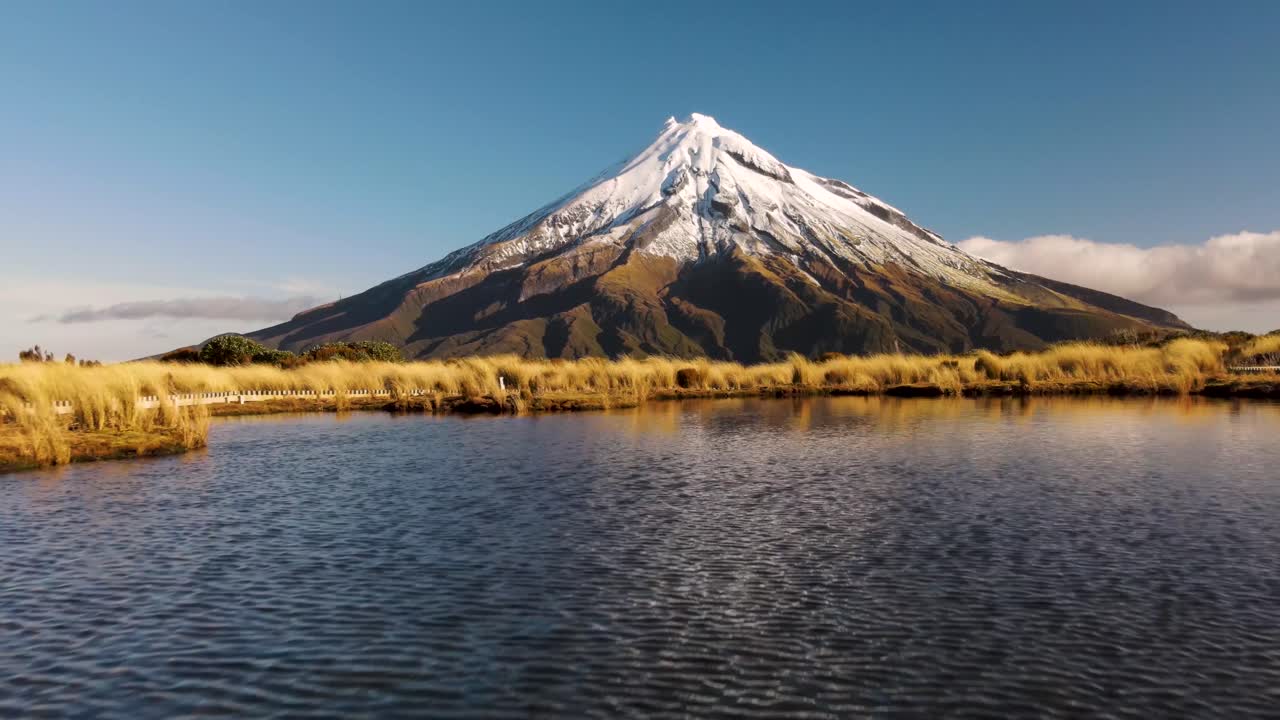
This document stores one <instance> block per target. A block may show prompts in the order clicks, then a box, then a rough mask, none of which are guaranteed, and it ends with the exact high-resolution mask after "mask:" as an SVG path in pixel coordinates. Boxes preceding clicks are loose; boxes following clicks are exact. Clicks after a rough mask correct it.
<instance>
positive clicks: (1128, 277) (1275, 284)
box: [958, 230, 1280, 331]
mask: <svg viewBox="0 0 1280 720" xmlns="http://www.w3.org/2000/svg"><path fill="white" fill-rule="evenodd" d="M958 245H959V246H960V248H961V249H963V250H964V251H965V252H968V253H971V254H973V255H977V256H979V257H983V258H986V259H988V260H990V261H992V262H995V263H998V264H1000V265H1004V266H1006V267H1010V268H1013V269H1015V270H1021V271H1024V272H1029V273H1032V274H1035V275H1041V276H1044V277H1047V278H1052V279H1054V280H1062V281H1064V282H1069V283H1073V284H1076V285H1083V286H1085V287H1089V288H1093V289H1096V290H1103V291H1105V292H1109V293H1114V294H1116V295H1120V296H1123V297H1127V298H1130V299H1132V300H1137V301H1138V302H1141V303H1146V304H1149V305H1155V306H1159V307H1163V308H1166V309H1169V310H1172V311H1174V312H1176V313H1178V314H1179V315H1181V316H1182V317H1183V318H1184V319H1185V320H1187V321H1188V322H1191V323H1192V324H1194V325H1201V326H1203V327H1209V328H1213V329H1233V328H1234V329H1246V330H1254V331H1259V330H1271V329H1274V328H1276V327H1280V315H1277V314H1276V313H1275V310H1277V309H1280V230H1278V231H1274V232H1270V233H1254V232H1242V233H1236V234H1234V235H1219V236H1216V237H1212V238H1209V239H1208V240H1207V241H1205V242H1204V243H1202V244H1199V245H1158V246H1156V247H1149V248H1143V247H1138V246H1136V245H1130V244H1125V243H1100V242H1095V241H1093V240H1088V239H1085V238H1077V237H1072V236H1070V235H1040V236H1037V237H1030V238H1026V239H1025V240H1018V241H1012V242H1009V241H1003V240H993V239H991V238H987V237H973V238H969V239H968V240H964V241H961V242H960V243H958Z"/></svg>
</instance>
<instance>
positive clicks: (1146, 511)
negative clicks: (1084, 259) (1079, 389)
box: [0, 398, 1280, 718]
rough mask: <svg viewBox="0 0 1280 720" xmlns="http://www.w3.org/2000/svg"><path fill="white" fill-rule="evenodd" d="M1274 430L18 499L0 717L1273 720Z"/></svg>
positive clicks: (173, 463)
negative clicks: (1090, 719) (1249, 719)
mask: <svg viewBox="0 0 1280 720" xmlns="http://www.w3.org/2000/svg"><path fill="white" fill-rule="evenodd" d="M1277 431H1280V406H1276V405H1267V404H1256V403H1255V404H1249V403H1228V402H1199V401H1185V400H1183V401H1149V400H1141V401H1133V400H1128V401H1115V400H1066V399H1063V400H1036V401H1025V402H1024V401H1018V400H1003V401H972V400H892V399H877V398H872V399H868V398H832V399H814V400H801V401H791V400H730V401H710V402H686V403H664V404H656V405H650V406H648V407H645V408H642V409H638V410H633V411H619V412H611V413H584V414H574V415H556V416H543V417H522V418H482V419H463V418H430V417H400V418H397V417H391V416H386V415H382V414H356V415H351V416H348V417H344V418H338V417H335V416H327V415H311V416H294V417H285V418H242V419H236V420H228V421H220V422H218V423H216V424H215V427H214V429H213V434H212V439H211V447H210V449H209V450H207V451H204V452H199V453H193V454H190V455H187V456H182V457H175V458H163V459H156V460H145V461H134V462H120V463H103V464H97V465H85V466H77V467H72V468H68V469H63V470H58V471H48V472H39V473H26V474H19V475H8V476H0V550H2V552H0V716H4V717H10V716H12V717H42V716H50V717H61V716H80V717H120V718H138V717H156V718H160V717H173V716H177V715H184V714H197V713H199V714H223V715H228V716H236V717H246V716H255V717H259V716H265V715H273V714H277V715H287V716H290V717H294V716H299V717H305V716H316V717H358V716H375V715H376V716H383V717H396V716H405V717H410V716H411V717H423V716H430V717H477V718H499V717H530V716H535V717H537V716H596V717H618V716H685V715H695V716H713V717H752V716H755V717H770V718H773V717H806V718H822V717H849V716H868V715H870V716H894V717H900V716H904V715H905V716H923V717H940V716H943V715H946V716H957V717H961V716H1008V715H1032V714H1035V715H1041V716H1057V717H1080V716H1088V715H1106V716H1109V717H1133V718H1148V717H1178V716H1196V717H1223V718H1239V717H1246V716H1267V715H1271V716H1274V713H1275V712H1276V708H1277V707H1280V446H1278V445H1277V442H1276V441H1277V437H1278V434H1277Z"/></svg>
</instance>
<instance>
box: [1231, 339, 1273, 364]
mask: <svg viewBox="0 0 1280 720" xmlns="http://www.w3.org/2000/svg"><path fill="white" fill-rule="evenodd" d="M1240 355H1241V357H1243V358H1244V359H1245V361H1246V362H1250V363H1256V364H1258V365H1280V335H1263V336H1262V337H1260V338H1256V339H1254V340H1253V341H1252V342H1250V343H1249V344H1247V345H1245V346H1244V347H1243V348H1241V349H1240Z"/></svg>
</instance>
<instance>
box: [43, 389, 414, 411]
mask: <svg viewBox="0 0 1280 720" xmlns="http://www.w3.org/2000/svg"><path fill="white" fill-rule="evenodd" d="M341 394H343V395H346V396H347V397H353V398H361V397H391V391H389V390H347V391H346V392H344V393H341ZM408 394H409V395H425V394H427V391H425V390H410V391H409V392H408ZM338 395H339V393H338V392H336V391H334V390H329V391H327V392H316V391H315V390H241V391H237V392H204V393H181V394H176V395H170V396H169V398H168V404H170V405H175V406H177V407H183V406H186V405H221V404H225V403H238V404H241V405H243V404H245V403H252V402H266V401H268V400H280V399H283V398H305V399H315V400H321V399H324V398H332V397H337V396H338ZM161 404H162V403H161V400H160V397H159V396H158V395H143V396H142V397H139V398H138V407H140V408H144V409H151V408H158V407H160V405H161ZM27 408H29V409H33V410H34V409H35V406H33V405H31V404H30V403H28V404H27ZM53 412H54V413H55V414H58V415H67V414H70V413H72V412H75V408H74V407H72V404H71V401H69V400H57V401H55V402H54V403H53Z"/></svg>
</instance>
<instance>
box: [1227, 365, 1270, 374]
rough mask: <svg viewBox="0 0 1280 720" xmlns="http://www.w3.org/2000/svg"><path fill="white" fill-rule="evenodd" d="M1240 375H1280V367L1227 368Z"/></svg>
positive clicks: (1251, 366) (1250, 366)
mask: <svg viewBox="0 0 1280 720" xmlns="http://www.w3.org/2000/svg"><path fill="white" fill-rule="evenodd" d="M1227 369H1228V370H1230V371H1231V372H1233V373H1236V374H1238V375H1266V374H1269V373H1276V374H1280V365H1249V366H1245V367H1233V368H1227Z"/></svg>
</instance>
